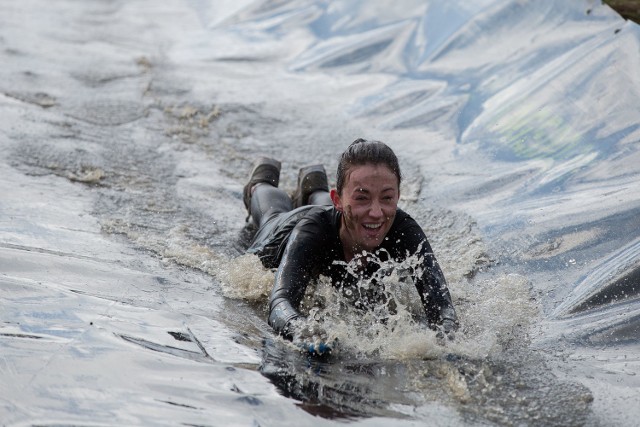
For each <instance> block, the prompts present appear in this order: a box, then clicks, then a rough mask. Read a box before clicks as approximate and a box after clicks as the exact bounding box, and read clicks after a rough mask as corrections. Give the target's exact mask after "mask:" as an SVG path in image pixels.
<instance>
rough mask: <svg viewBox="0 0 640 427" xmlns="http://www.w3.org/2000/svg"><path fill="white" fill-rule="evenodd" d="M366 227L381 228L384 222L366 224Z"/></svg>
mask: <svg viewBox="0 0 640 427" xmlns="http://www.w3.org/2000/svg"><path fill="white" fill-rule="evenodd" d="M364 226H365V228H372V229H374V230H375V229H376V228H380V227H381V226H382V224H364Z"/></svg>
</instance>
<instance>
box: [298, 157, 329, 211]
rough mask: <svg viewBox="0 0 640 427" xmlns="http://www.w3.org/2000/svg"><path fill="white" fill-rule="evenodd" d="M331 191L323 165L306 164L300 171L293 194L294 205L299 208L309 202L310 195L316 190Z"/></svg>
mask: <svg viewBox="0 0 640 427" xmlns="http://www.w3.org/2000/svg"><path fill="white" fill-rule="evenodd" d="M318 190H322V191H327V192H328V191H329V180H328V179H327V173H326V172H325V170H324V166H322V165H311V166H305V167H303V168H301V169H300V172H299V173H298V186H297V187H296V191H295V192H294V193H293V195H292V196H291V200H292V201H293V207H294V208H299V207H300V206H304V205H306V204H307V203H309V196H310V195H311V194H312V193H313V192H314V191H318Z"/></svg>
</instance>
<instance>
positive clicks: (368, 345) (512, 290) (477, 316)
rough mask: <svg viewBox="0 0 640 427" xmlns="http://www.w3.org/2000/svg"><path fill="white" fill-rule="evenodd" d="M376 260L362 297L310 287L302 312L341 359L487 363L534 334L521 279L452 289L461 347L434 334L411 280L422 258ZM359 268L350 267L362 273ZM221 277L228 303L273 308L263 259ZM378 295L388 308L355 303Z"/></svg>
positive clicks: (234, 263) (360, 289) (325, 283)
mask: <svg viewBox="0 0 640 427" xmlns="http://www.w3.org/2000/svg"><path fill="white" fill-rule="evenodd" d="M369 258H370V261H369V262H380V263H381V270H380V272H379V274H377V275H376V276H375V277H374V278H371V279H361V280H360V281H359V282H358V284H357V286H356V287H355V288H354V289H340V288H339V287H337V286H334V284H332V283H331V280H330V279H329V278H327V277H320V279H319V280H317V281H316V282H315V283H312V284H310V285H309V286H308V288H307V291H306V294H305V297H304V299H303V302H302V304H301V307H300V310H301V313H302V314H304V315H305V316H306V317H307V318H308V320H307V321H308V323H309V326H310V327H313V326H314V325H317V326H320V327H321V328H322V329H324V330H325V331H327V334H328V337H327V338H328V340H329V341H333V340H334V339H337V340H338V341H339V343H340V346H339V348H340V349H341V351H345V352H349V353H351V354H355V355H359V356H360V357H373V356H375V357H381V358H384V359H402V360H408V359H433V358H437V357H440V356H443V355H445V354H457V355H460V356H466V357H470V358H473V359H481V358H484V357H487V356H490V355H496V354H499V353H500V351H502V348H503V345H504V343H508V342H511V341H512V340H513V339H514V337H515V336H516V335H517V332H516V330H517V331H526V328H527V326H528V323H529V322H530V319H532V318H535V317H534V315H535V314H536V312H537V305H536V303H535V302H534V301H533V300H532V298H531V296H530V292H529V290H530V284H529V282H528V281H527V280H526V279H525V278H524V277H522V276H520V275H516V274H505V275H501V276H499V277H497V278H492V279H489V278H486V279H482V280H477V281H476V282H475V283H473V284H471V283H464V284H463V283H453V284H452V286H450V288H451V292H452V295H453V300H454V305H455V307H456V309H457V311H458V315H459V318H460V325H461V326H460V329H459V331H457V333H456V334H455V339H454V340H447V339H442V338H441V337H439V336H438V331H434V330H431V329H429V328H428V327H427V326H426V320H425V314H424V312H423V309H422V306H421V302H420V297H419V295H418V293H417V291H416V289H415V286H414V285H413V282H412V281H411V280H407V279H410V277H409V276H408V272H409V271H413V270H416V271H419V269H420V262H421V259H420V257H418V256H412V257H409V258H408V259H406V260H405V261H403V262H400V263H398V262H394V261H385V262H381V261H375V260H374V258H373V256H371V255H369ZM356 263H357V261H356V260H354V261H352V262H351V263H349V264H348V267H349V268H351V269H352V270H353V271H355V269H356V268H357V266H356ZM213 270H214V272H215V274H216V277H217V278H218V279H219V280H220V282H221V288H222V290H223V294H224V295H225V296H227V297H229V298H236V299H244V300H247V301H254V302H258V303H260V304H263V305H264V306H265V308H266V305H267V297H268V295H269V293H270V291H271V288H272V286H273V281H274V273H273V272H272V271H270V270H268V269H265V268H264V267H262V264H261V263H260V260H259V258H258V257H256V256H254V255H242V256H239V257H236V258H232V259H229V260H228V262H222V263H218V264H217V267H216V268H215V269H213ZM374 287H377V288H378V289H381V290H382V293H383V295H384V296H383V297H382V298H381V300H380V301H379V302H377V303H375V304H373V305H371V306H369V307H368V309H358V308H355V306H354V301H358V300H359V299H362V298H366V296H367V295H368V294H370V293H371V292H372V290H373V288H374Z"/></svg>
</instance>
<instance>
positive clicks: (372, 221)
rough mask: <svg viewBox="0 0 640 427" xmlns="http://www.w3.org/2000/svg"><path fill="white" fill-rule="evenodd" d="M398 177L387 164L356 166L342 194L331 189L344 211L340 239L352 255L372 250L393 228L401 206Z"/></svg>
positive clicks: (338, 205)
mask: <svg viewBox="0 0 640 427" xmlns="http://www.w3.org/2000/svg"><path fill="white" fill-rule="evenodd" d="M399 197H400V188H399V186H398V178H397V177H396V175H395V174H394V173H393V171H392V170H391V169H389V168H388V167H387V166H386V165H384V164H365V165H361V166H354V167H352V168H350V169H349V170H348V171H347V179H346V180H345V184H344V187H343V188H342V194H338V193H337V191H336V190H331V199H332V200H333V204H334V206H335V207H336V209H337V210H339V211H341V212H342V213H343V216H342V218H343V219H342V227H340V239H341V240H342V245H343V246H344V247H345V251H349V252H350V255H351V256H348V258H351V257H352V256H353V255H354V254H355V253H356V252H359V251H361V250H366V251H372V250H374V249H375V248H377V247H378V246H380V244H381V243H382V241H383V239H384V238H385V236H386V235H387V233H388V232H389V229H391V225H392V224H393V220H394V218H395V216H396V209H397V208H398V199H399Z"/></svg>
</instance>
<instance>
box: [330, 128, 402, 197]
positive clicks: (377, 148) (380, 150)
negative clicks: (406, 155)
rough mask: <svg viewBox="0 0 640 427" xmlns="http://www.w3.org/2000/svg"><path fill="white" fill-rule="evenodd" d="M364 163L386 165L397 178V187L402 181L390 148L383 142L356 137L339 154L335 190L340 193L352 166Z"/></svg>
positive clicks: (398, 165)
mask: <svg viewBox="0 0 640 427" xmlns="http://www.w3.org/2000/svg"><path fill="white" fill-rule="evenodd" d="M366 164H374V165H379V164H383V165H385V166H387V167H388V168H389V169H391V171H393V173H394V174H395V175H396V177H397V178H398V187H399V186H400V182H401V181H402V174H401V173H400V164H399V163H398V158H397V157H396V154H395V153H394V152H393V150H392V149H391V148H389V146H388V145H387V144H385V143H384V142H380V141H369V140H366V139H363V138H358V139H356V140H355V141H353V142H352V143H351V145H349V147H348V148H347V149H346V150H345V151H344V152H343V153H342V155H341V156H340V161H339V162H338V173H337V178H336V190H337V191H338V194H342V188H343V187H344V184H345V182H346V180H347V173H348V172H349V169H351V168H352V167H353V166H362V165H366Z"/></svg>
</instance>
